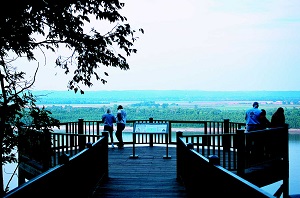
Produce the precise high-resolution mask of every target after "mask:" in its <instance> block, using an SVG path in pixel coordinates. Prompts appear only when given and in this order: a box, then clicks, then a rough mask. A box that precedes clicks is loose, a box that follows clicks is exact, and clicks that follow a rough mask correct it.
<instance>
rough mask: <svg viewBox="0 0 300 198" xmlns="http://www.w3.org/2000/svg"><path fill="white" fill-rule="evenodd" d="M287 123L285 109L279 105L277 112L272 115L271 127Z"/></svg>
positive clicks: (282, 125)
mask: <svg viewBox="0 0 300 198" xmlns="http://www.w3.org/2000/svg"><path fill="white" fill-rule="evenodd" d="M284 125H285V115H284V109H283V108H282V107H279V108H278V109H277V110H276V112H275V113H274V114H273V115H272V117H271V127H272V128H275V127H284Z"/></svg>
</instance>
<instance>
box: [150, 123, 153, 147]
mask: <svg viewBox="0 0 300 198" xmlns="http://www.w3.org/2000/svg"><path fill="white" fill-rule="evenodd" d="M149 123H153V118H149ZM149 138H150V140H149V141H150V143H149V146H151V147H152V146H153V134H149Z"/></svg>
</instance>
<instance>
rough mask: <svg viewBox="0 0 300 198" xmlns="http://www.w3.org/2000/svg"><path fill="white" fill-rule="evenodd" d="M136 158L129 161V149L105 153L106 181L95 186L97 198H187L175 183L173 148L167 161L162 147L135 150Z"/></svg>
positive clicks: (95, 196)
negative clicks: (107, 173)
mask: <svg viewBox="0 0 300 198" xmlns="http://www.w3.org/2000/svg"><path fill="white" fill-rule="evenodd" d="M136 152H137V154H138V155H139V157H138V158H136V159H132V158H130V155H132V146H129V145H125V147H124V149H118V148H114V149H112V148H111V147H110V148H109V149H108V155H109V159H108V164H109V165H108V166H109V178H108V181H107V182H106V183H104V184H101V185H97V187H96V189H95V191H94V193H93V198H98V197H112V198H114V197H174V198H176V197H187V194H186V191H185V187H184V186H183V185H181V184H180V183H179V182H178V181H177V180H176V147H174V146H172V147H170V148H169V154H170V156H171V158H170V159H164V158H163V155H164V154H165V152H166V148H165V146H153V147H149V146H137V147H136Z"/></svg>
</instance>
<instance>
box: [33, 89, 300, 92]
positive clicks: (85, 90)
mask: <svg viewBox="0 0 300 198" xmlns="http://www.w3.org/2000/svg"><path fill="white" fill-rule="evenodd" d="M30 91H33V92H34V91H74V90H68V89H66V90H63V89H57V90H55V89H33V90H30ZM83 91H84V92H87V91H90V92H95V91H203V92H265V91H266V92H300V89H299V90H200V89H111V90H106V89H103V90H100V89H99V90H88V89H83Z"/></svg>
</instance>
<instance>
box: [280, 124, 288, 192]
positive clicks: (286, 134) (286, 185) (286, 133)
mask: <svg viewBox="0 0 300 198" xmlns="http://www.w3.org/2000/svg"><path fill="white" fill-rule="evenodd" d="M283 132H284V141H283V142H284V144H285V145H284V147H285V148H284V150H285V151H284V154H285V156H284V159H283V160H284V169H285V172H284V178H283V182H282V185H283V198H288V197H290V196H289V126H288V124H285V125H284V131H283Z"/></svg>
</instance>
